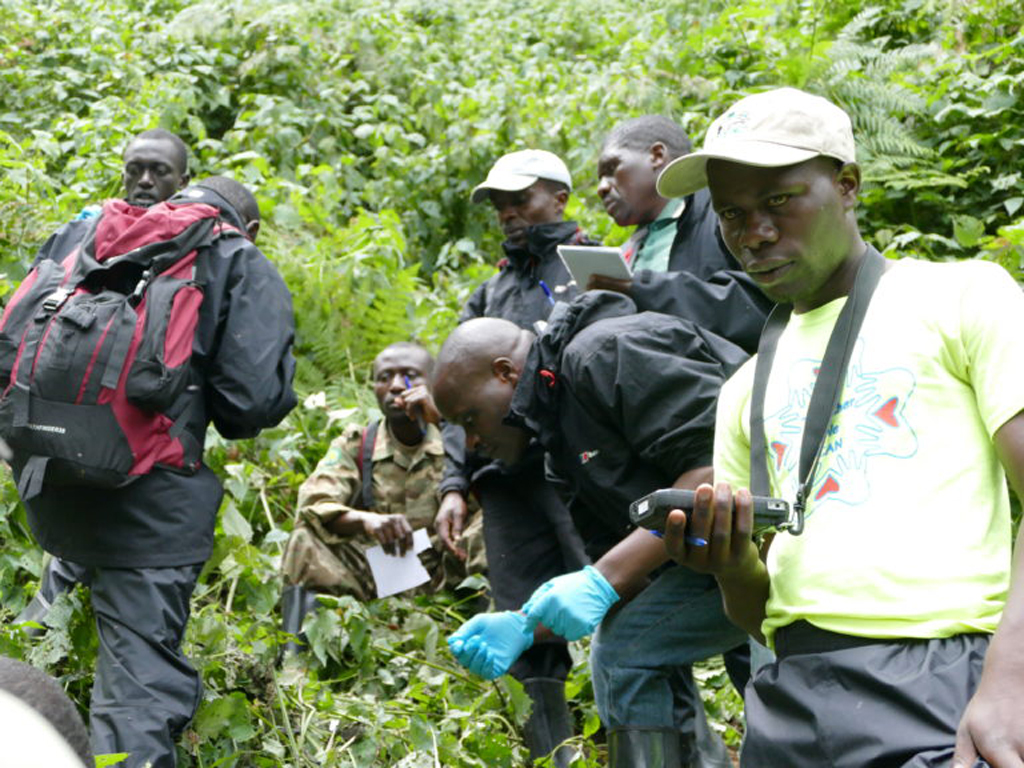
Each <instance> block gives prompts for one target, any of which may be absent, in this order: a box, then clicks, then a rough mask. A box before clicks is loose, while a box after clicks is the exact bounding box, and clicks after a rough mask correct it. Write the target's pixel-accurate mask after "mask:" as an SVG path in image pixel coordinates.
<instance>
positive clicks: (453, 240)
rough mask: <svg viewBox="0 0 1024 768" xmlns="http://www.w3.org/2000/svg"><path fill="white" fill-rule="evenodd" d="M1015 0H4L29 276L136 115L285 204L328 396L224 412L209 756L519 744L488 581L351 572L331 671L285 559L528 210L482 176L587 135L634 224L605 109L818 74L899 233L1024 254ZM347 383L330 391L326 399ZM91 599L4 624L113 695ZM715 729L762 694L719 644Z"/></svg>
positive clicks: (514, 690) (11, 610) (74, 680)
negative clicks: (402, 350)
mask: <svg viewBox="0 0 1024 768" xmlns="http://www.w3.org/2000/svg"><path fill="white" fill-rule="evenodd" d="M1020 23H1021V22H1020V10H1019V3H1016V2H1010V0H1005V1H1004V0H962V1H960V2H952V0H883V2H879V3H877V4H875V5H873V6H870V7H863V6H862V4H860V3H853V2H849V1H848V0H847V1H843V0H841V1H840V2H833V3H822V2H817V0H786V1H785V2H780V3H774V4H773V3H761V2H752V1H750V0H748V1H747V2H724V1H723V0H700V1H699V2H694V3H688V4H680V3H675V2H670V1H669V0H650V2H647V3H644V4H642V5H638V4H637V3H635V2H627V1H626V0H586V1H585V2H584V0H563V2H558V3H556V2H545V0H505V2H496V1H495V0H479V2H475V3H471V4H468V3H458V2H454V1H453V0H435V2H431V3H422V2H415V1H414V0H306V2H302V3H299V2H276V1H274V0H248V1H247V2H240V1H239V0H206V1H205V2H187V1H186V0H75V2H72V1H71V0H38V1H37V2H28V1H27V0H7V2H4V3H3V4H0V168H2V169H3V171H2V174H0V301H2V300H3V297H4V296H5V295H6V294H8V293H9V291H10V290H11V288H12V286H13V285H14V284H16V282H17V281H18V280H19V279H20V278H21V276H22V275H23V274H24V272H25V269H26V267H27V265H28V264H29V262H30V260H31V257H32V254H33V252H34V251H35V249H36V248H37V247H38V246H39V244H41V243H42V241H43V240H44V239H45V238H46V237H47V236H48V234H49V233H50V232H52V231H53V230H54V229H55V228H56V227H57V226H59V225H60V224H61V223H62V222H64V221H66V220H67V219H69V218H70V217H72V216H74V215H75V214H76V213H77V212H78V211H79V210H80V209H81V208H82V207H83V206H84V205H86V204H88V203H90V202H94V201H97V200H99V199H101V198H103V197H107V196H113V195H116V194H118V190H119V183H120V182H119V172H120V151H121V149H122V148H123V146H124V144H125V142H126V140H127V139H128V137H130V136H131V135H133V134H134V133H136V132H138V131H139V130H142V129H144V128H149V127H155V126H161V127H165V128H168V129H170V130H173V131H175V132H176V133H179V134H180V135H182V136H183V137H184V138H185V139H186V141H187V143H188V144H189V145H190V146H191V147H192V148H193V151H194V157H193V171H194V174H195V175H197V176H202V175H205V174H209V173H224V172H227V173H232V174H234V175H236V176H237V177H238V178H240V179H241V180H243V181H245V182H246V183H248V184H249V185H250V186H251V187H253V188H254V189H255V190H256V191H257V194H258V197H259V200H260V203H261V207H262V209H263V211H264V215H265V219H266V226H265V229H264V233H265V234H263V235H261V238H262V240H261V245H262V247H263V249H264V250H265V252H266V253H267V254H268V255H269V256H270V257H271V258H272V259H273V260H274V261H275V262H276V263H277V264H278V266H279V268H280V270H281V272H282V274H283V275H284V276H285V278H286V280H287V281H288V283H289V285H290V287H291V289H292V291H293V294H294V297H295V308H296V313H297V318H298V324H299V338H298V351H299V354H300V356H301V368H300V376H299V387H300V390H301V393H302V396H303V397H307V396H310V397H309V400H308V401H307V404H306V405H305V406H301V405H300V407H299V408H298V409H297V410H296V411H295V413H293V414H292V415H291V416H290V417H289V418H288V419H287V420H286V421H285V422H284V424H282V425H281V426H280V427H279V428H277V429H274V430H269V431H268V432H267V433H266V434H264V435H263V436H261V437H260V438H259V439H257V440H252V441H245V442H242V443H239V444H228V443H225V442H223V441H221V440H219V439H218V438H216V437H214V438H213V439H212V440H211V447H210V451H209V454H208V457H209V460H210V463H211V464H212V465H213V466H214V468H215V469H216V470H217V471H218V472H219V473H220V474H221V476H222V477H224V478H225V483H226V487H227V491H228V492H227V495H226V499H225V503H224V508H223V510H222V514H221V518H220V524H219V527H218V532H217V543H216V551H215V554H214V557H213V558H212V559H211V560H210V562H209V563H208V565H207V567H206V570H205V572H204V575H203V578H202V580H201V584H200V587H199V589H198V591H197V594H196V600H195V603H194V619H193V621H192V624H191V628H190V631H189V635H188V638H187V649H188V652H189V654H190V655H191V656H192V658H193V659H194V660H195V663H196V664H197V665H198V666H199V667H200V668H201V669H202V671H203V675H204V679H205V682H206V693H205V696H204V703H203V705H202V708H201V710H200V713H199V716H198V717H197V719H196V721H195V722H194V724H193V726H192V728H191V729H190V730H189V731H188V732H187V734H186V736H185V738H184V739H183V741H182V743H181V749H182V751H183V753H184V754H187V755H189V756H191V758H190V759H191V760H192V762H193V763H194V764H195V765H199V766H215V765H216V766H247V765H257V766H278V765H286V766H313V765H327V766H330V765H338V766H369V765H402V766H410V767H411V766H419V765H424V766H427V765H431V766H432V765H452V766H454V765H458V766H491V765H497V766H500V765H509V766H511V765H519V764H522V762H523V761H524V759H525V758H524V755H525V751H524V749H523V747H522V745H521V741H520V739H519V735H518V728H519V726H520V725H521V723H522V722H523V719H524V717H525V702H524V699H523V696H522V692H521V691H520V690H519V689H518V686H517V685H516V684H515V683H512V682H509V681H505V680H503V681H500V682H498V683H496V684H492V683H484V682H482V681H480V680H477V679H474V678H472V677H470V676H468V675H466V674H464V673H463V672H462V671H461V670H460V669H459V668H458V667H457V665H456V664H455V663H454V661H453V660H452V659H451V658H450V657H449V656H448V655H447V653H446V651H445V650H444V647H443V638H444V636H445V635H446V634H448V633H449V632H451V631H452V630H453V629H454V628H455V626H457V624H458V622H459V621H460V617H461V616H463V615H465V614H466V613H467V612H468V611H469V608H470V606H471V604H472V602H473V600H474V599H475V598H474V597H473V595H474V594H475V593H474V592H473V591H472V590H470V592H469V594H467V595H465V596H462V595H460V597H459V599H460V600H461V601H462V602H458V601H457V600H456V599H454V598H451V599H443V600H425V599H422V598H418V599H416V600H408V599H394V600H388V601H381V602H377V603H374V604H372V605H369V606H361V605H357V604H354V603H352V602H350V601H344V600H342V601H336V603H332V604H331V605H329V606H327V610H324V611H322V612H321V613H320V614H319V616H318V618H317V619H316V621H315V623H314V624H313V625H312V626H310V627H309V636H310V640H311V644H312V653H311V654H310V655H309V657H308V662H309V666H308V669H302V668H300V667H299V666H296V665H294V664H290V665H286V666H285V667H284V668H283V669H278V668H277V667H276V666H275V661H276V658H277V655H278V652H279V649H280V646H281V644H282V642H283V638H282V636H281V635H280V633H279V632H278V630H277V622H276V621H275V616H274V612H275V606H276V603H277V600H278V597H279V591H280V585H279V583H278V581H277V567H278V562H279V558H280V553H281V547H282V545H283V542H284V540H285V538H286V536H287V531H288V529H289V528H290V525H291V519H292V511H293V505H294V499H295V489H296V487H297V485H298V483H299V482H301V479H302V478H303V477H304V476H305V474H306V473H307V472H308V471H310V470H311V468H312V466H313V465H314V463H315V461H316V459H317V458H318V457H319V455H321V454H322V452H323V451H324V450H325V448H326V445H327V442H328V440H329V438H330V437H331V436H333V435H334V434H336V433H337V431H338V430H339V429H340V428H341V427H342V426H343V425H344V424H345V423H347V422H349V421H352V420H362V419H364V418H365V416H366V413H367V410H368V409H369V408H370V406H371V402H372V401H371V399H370V397H369V393H368V390H367V386H366V385H367V372H366V369H367V363H368V362H369V360H370V359H371V358H372V356H373V355H374V353H375V352H376V351H377V350H378V349H380V347H381V346H383V345H384V344H386V343H388V342H391V341H394V340H397V339H401V338H408V337H418V338H420V339H422V340H424V341H425V342H426V343H428V344H436V343H437V342H438V341H439V340H440V339H442V338H443V337H444V335H445V334H446V333H447V331H448V330H449V329H450V328H451V326H452V325H453V323H454V321H455V317H456V315H457V312H458V308H459V307H460V306H461V305H462V303H463V302H464V301H465V299H466V298H467V296H468V294H469V292H470V291H471V290H472V288H473V287H474V286H475V285H476V284H477V283H478V282H479V281H480V280H482V279H484V278H485V277H487V276H488V275H489V274H491V271H492V270H493V266H492V265H493V263H494V261H495V256H496V254H497V253H498V244H499V235H498V232H497V229H496V227H495V226H494V224H493V220H492V218H491V212H490V210H489V209H488V208H487V207H486V206H473V205H471V204H470V202H469V192H470V190H471V189H472V187H473V186H474V185H475V184H476V183H477V182H478V181H479V180H480V179H481V178H482V176H483V175H484V174H485V173H486V170H487V168H488V167H489V165H490V163H491V162H493V160H494V159H495V158H496V157H498V156H499V155H500V154H502V153H503V152H505V151H508V150H509V149H510V148H515V147H526V146H536V147H543V148H546V149H550V150H552V151H555V152H557V153H559V154H561V155H562V156H563V157H564V158H565V159H566V161H567V163H568V164H569V166H570V168H571V170H572V171H573V174H574V177H575V179H576V194H575V195H574V196H573V198H572V201H571V204H570V209H569V214H570V215H571V216H572V217H574V218H576V219H577V220H579V221H581V222H582V224H583V225H584V228H585V229H586V230H587V231H588V232H589V233H590V234H591V235H592V236H595V237H599V238H603V239H604V240H605V241H606V242H612V243H615V242H621V241H622V240H623V239H624V237H625V233H624V232H622V231H620V230H617V229H616V228H614V227H613V226H612V224H611V222H610V220H609V219H608V218H607V217H606V216H605V215H604V213H603V211H602V210H601V207H600V205H599V203H598V201H597V197H596V194H595V186H596V178H595V177H596V170H595V166H596V157H597V154H598V150H599V146H600V141H601V138H602V137H603V135H604V133H605V132H606V131H607V130H608V129H609V128H610V127H611V126H612V125H613V124H614V123H615V122H617V121H618V120H620V119H622V118H625V117H630V116H635V115H637V114H641V113H645V112H660V113H665V114H668V115H671V116H672V117H674V118H676V119H677V120H679V121H680V122H681V123H682V124H683V125H684V126H685V127H686V128H687V129H688V130H689V131H690V133H691V135H692V136H693V137H694V138H695V140H696V141H698V142H699V141H700V138H701V135H702V132H703V130H704V129H705V128H706V126H707V125H708V123H709V122H710V120H711V118H712V117H713V116H714V115H716V114H717V113H718V112H719V111H721V109H722V108H723V107H724V106H725V105H726V104H728V103H729V102H731V101H732V100H733V99H735V98H736V97H737V96H738V95H739V94H741V93H744V92H747V91H749V90H750V89H756V88H762V87H768V86H774V85H796V86H801V87H805V88H808V89H811V90H815V91H817V92H821V93H823V94H826V95H828V96H830V97H832V98H833V99H835V100H837V101H838V102H839V103H841V104H842V105H843V106H845V107H846V108H847V109H848V110H849V111H850V113H851V114H852V115H853V117H854V120H855V124H856V129H857V131H858V137H859V141H860V151H861V160H862V163H863V166H864V172H865V178H866V180H867V186H866V189H865V193H864V196H863V201H864V203H863V205H862V209H861V216H862V221H863V225H864V229H865V231H866V232H867V233H869V234H871V235H872V236H873V238H874V242H875V244H876V245H877V246H879V247H880V248H891V249H896V250H899V251H902V252H905V253H908V254H911V255H915V256H919V257H922V258H931V259H953V258H985V259H993V260H997V261H999V262H1000V263H1002V264H1003V265H1004V266H1006V267H1007V268H1008V269H1010V270H1011V271H1013V272H1014V273H1015V274H1017V275H1018V276H1020V274H1021V270H1022V258H1024V184H1022V179H1021V173H1022V171H1021V168H1020V162H1019V157H1020V154H1021V150H1022V148H1024V130H1022V128H1021V124H1022V122H1024V55H1022V53H1024V50H1022V49H1024V37H1022V31H1021V27H1020ZM321 391H323V392H325V393H326V397H325V398H324V399H323V400H320V399H319V398H317V397H315V395H316V393H318V392H321ZM0 542H2V547H0V600H2V612H3V615H2V617H0V618H2V619H3V620H4V621H5V623H6V621H7V620H9V619H10V618H11V617H12V616H14V615H15V614H16V613H17V612H18V610H20V608H21V607H22V606H23V605H24V604H25V602H26V600H27V599H28V598H29V597H30V596H31V595H32V594H33V593H34V591H35V587H36V582H37V580H38V577H39V573H40V568H41V559H40V558H41V554H40V553H39V551H38V550H37V549H36V548H35V546H34V544H33V543H32V541H31V537H30V535H29V533H28V530H27V526H26V523H25V517H24V511H23V510H22V509H21V508H20V506H19V504H18V503H17V499H16V495H15V493H14V490H13V487H12V486H11V485H10V483H9V481H5V485H4V489H3V500H2V502H0ZM87 606H88V601H87V599H85V597H84V595H83V594H80V593H76V594H73V595H70V596H68V597H67V598H63V599H62V600H61V601H60V603H59V604H58V607H57V611H56V616H55V624H56V626H55V628H54V629H52V630H51V631H50V632H49V633H48V634H47V635H46V637H45V638H44V639H43V640H41V641H36V642H30V641H28V640H26V639H25V638H24V637H23V636H22V635H21V633H20V632H19V631H17V630H12V629H10V628H9V627H8V628H5V629H3V630H2V631H0V652H2V653H5V654H8V655H12V656H16V657H20V658H27V659H29V660H31V661H32V662H33V663H36V664H39V665H41V666H43V667H45V668H47V669H49V670H50V671H52V672H53V673H55V674H57V675H59V676H60V677H61V679H62V680H63V682H64V683H65V685H66V687H67V688H68V690H69V692H70V693H71V694H72V695H73V697H74V698H75V699H76V700H77V701H78V702H79V703H80V704H81V705H82V706H83V708H84V706H85V705H86V703H87V701H88V689H89V685H90V683H91V669H92V661H93V656H94V653H95V639H94V637H93V633H92V629H91V617H90V616H89V611H88V607H87ZM576 651H577V653H578V657H579V658H580V659H581V663H580V664H578V665H577V668H576V669H575V670H574V674H573V677H572V679H571V681H570V693H571V694H572V704H573V707H574V711H575V713H576V715H577V719H578V725H579V729H578V730H579V732H580V733H581V734H582V736H581V744H583V745H584V746H585V750H584V753H585V757H584V758H581V761H580V762H578V763H577V764H578V765H599V764H601V741H602V735H601V732H600V729H599V727H598V723H597V719H596V714H595V712H594V708H593V701H592V695H591V693H590V688H589V679H588V675H587V671H586V665H585V663H584V662H583V660H584V659H585V651H586V649H585V647H584V646H580V647H579V648H577V649H576ZM700 677H701V681H702V685H703V686H704V687H705V689H706V690H707V692H708V699H709V710H710V713H711V715H712V719H713V721H714V724H715V726H716V727H718V728H720V729H722V730H723V731H725V732H726V733H727V737H728V739H729V740H730V742H731V743H733V744H735V743H737V742H738V738H739V733H738V731H737V730H736V729H738V728H740V727H741V723H740V717H739V712H740V704H739V702H738V699H737V698H736V697H735V695H734V694H733V693H732V692H731V691H730V689H729V688H728V686H727V684H726V683H725V682H724V675H723V674H722V673H721V670H720V669H718V668H716V667H712V666H709V667H706V668H705V669H703V670H701V672H700Z"/></svg>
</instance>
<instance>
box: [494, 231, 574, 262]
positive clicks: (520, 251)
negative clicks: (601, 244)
mask: <svg viewBox="0 0 1024 768" xmlns="http://www.w3.org/2000/svg"><path fill="white" fill-rule="evenodd" d="M574 237H579V238H580V239H582V238H583V234H582V233H581V232H580V227H579V224H577V223H576V222H575V221H552V222H549V223H547V224H534V225H533V226H532V227H529V228H527V230H526V245H525V246H521V245H512V244H511V243H509V242H507V241H506V242H504V243H502V244H501V247H502V248H503V249H504V250H505V256H506V257H507V258H508V263H509V264H510V265H511V266H512V268H513V269H515V270H516V271H517V272H522V271H524V270H525V269H527V268H529V266H530V264H531V262H534V261H544V260H545V259H551V258H558V252H557V251H556V250H555V246H558V245H561V244H562V243H565V242H567V241H570V240H572V239H573V238H574Z"/></svg>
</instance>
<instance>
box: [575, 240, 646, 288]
mask: <svg viewBox="0 0 1024 768" xmlns="http://www.w3.org/2000/svg"><path fill="white" fill-rule="evenodd" d="M558 255H559V256H560V257H561V258H562V263H563V264H565V268H566V269H568V270H569V274H571V275H572V278H573V280H575V281H576V289H577V290H579V291H585V290H586V289H587V283H588V282H590V276H591V275H595V274H597V275H605V276H606V277H614V278H616V279H617V280H631V279H632V278H633V273H632V271H631V270H630V268H629V265H628V264H627V263H626V260H625V259H623V258H622V251H621V250H620V249H619V248H609V247H606V246H602V245H560V246H558Z"/></svg>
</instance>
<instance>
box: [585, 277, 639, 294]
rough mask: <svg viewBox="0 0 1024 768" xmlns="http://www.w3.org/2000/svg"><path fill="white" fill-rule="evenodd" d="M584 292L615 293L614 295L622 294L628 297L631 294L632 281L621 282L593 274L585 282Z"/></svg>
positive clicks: (619, 279)
mask: <svg viewBox="0 0 1024 768" xmlns="http://www.w3.org/2000/svg"><path fill="white" fill-rule="evenodd" d="M586 290H588V291H595V290H596V291H615V292H616V293H624V294H626V295H627V296H629V295H630V294H631V293H632V292H633V281H632V280H623V279H621V278H618V277H608V275H599V274H597V273H596V272H595V273H594V274H592V275H591V276H590V279H589V280H587V288H586Z"/></svg>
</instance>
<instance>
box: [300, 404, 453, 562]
mask: <svg viewBox="0 0 1024 768" xmlns="http://www.w3.org/2000/svg"><path fill="white" fill-rule="evenodd" d="M363 429H364V427H362V426H351V427H349V428H348V429H346V430H345V432H344V434H342V435H341V437H338V438H335V439H334V440H333V441H332V442H331V446H330V448H329V449H328V451H327V454H326V455H325V456H324V457H323V458H322V459H321V460H320V463H319V464H317V466H316V469H315V470H314V471H313V474H311V475H310V476H309V477H308V478H307V479H306V481H305V482H304V483H303V484H302V486H301V487H300V488H299V508H298V514H299V516H300V517H301V518H302V519H303V520H305V521H306V522H307V523H308V524H309V525H310V526H311V527H312V528H313V529H314V530H315V532H316V533H317V535H318V536H319V537H320V538H321V539H322V540H323V541H324V542H326V543H328V544H331V543H335V542H340V541H342V540H344V539H346V538H348V537H344V536H338V535H337V534H336V533H334V532H332V531H331V530H329V529H328V528H327V525H328V523H330V521H332V520H334V519H335V518H336V517H338V516H339V515H341V514H342V513H344V512H348V511H351V510H355V509H359V502H360V497H361V491H362V479H361V478H360V475H359V450H360V445H361V443H362V436H363ZM443 470H444V447H443V445H442V443H441V433H440V431H439V430H438V429H437V428H436V427H434V426H433V425H428V426H427V432H426V435H424V438H423V442H421V443H420V444H419V445H417V446H415V448H410V447H408V446H405V445H402V444H401V443H399V442H398V441H397V440H396V439H395V438H394V436H393V435H392V434H391V431H390V430H389V429H387V426H386V422H384V421H382V422H381V424H380V427H379V428H378V430H377V440H376V442H375V444H374V447H373V498H374V505H375V509H373V510H372V511H374V512H378V513H380V514H385V515H387V514H402V515H405V517H406V519H407V520H408V521H409V524H410V525H411V526H412V527H413V529H417V528H428V529H430V531H431V533H432V532H433V525H434V516H435V515H436V514H437V505H438V502H437V496H436V494H435V491H436V490H437V484H438V481H439V480H440V479H441V474H442V472H443Z"/></svg>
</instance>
